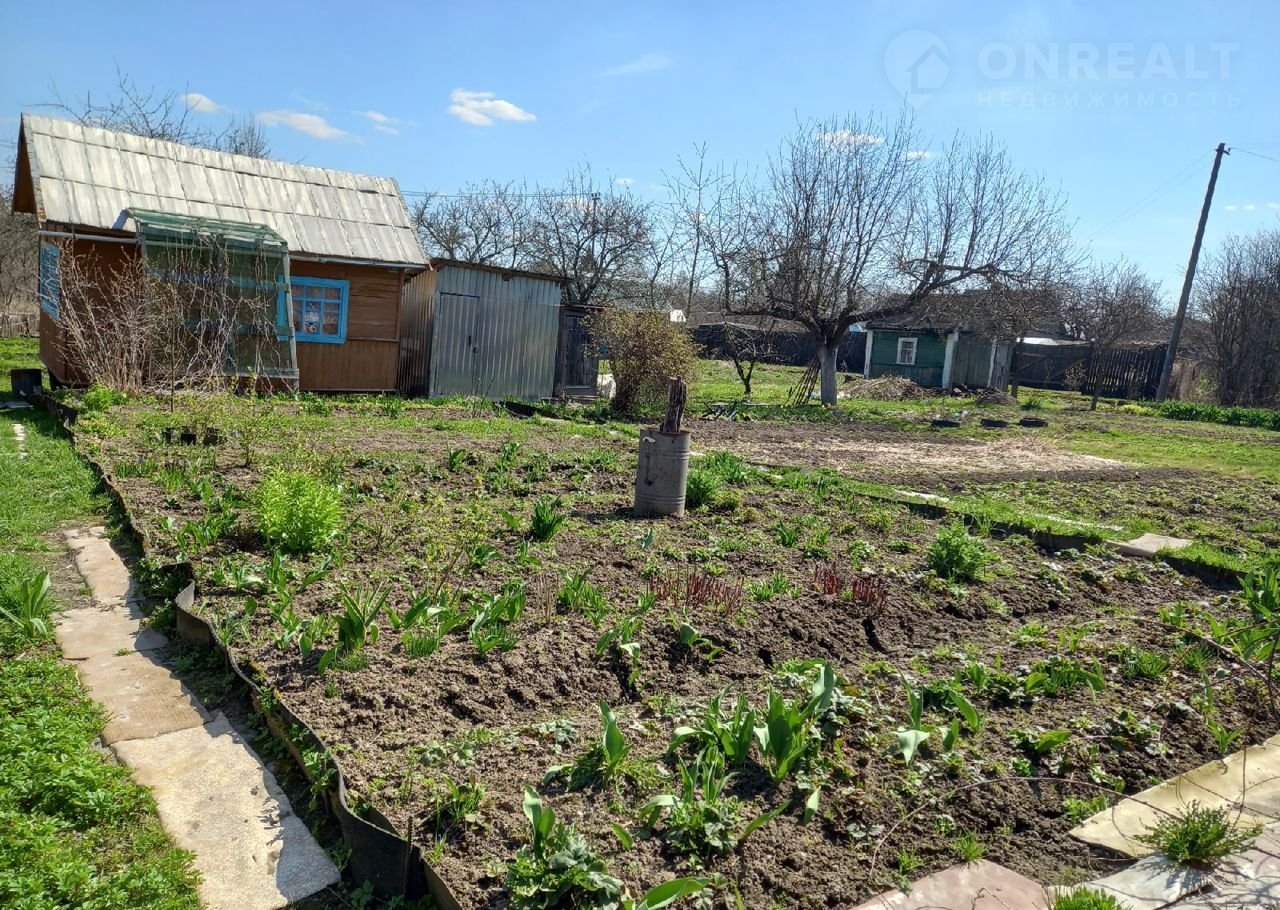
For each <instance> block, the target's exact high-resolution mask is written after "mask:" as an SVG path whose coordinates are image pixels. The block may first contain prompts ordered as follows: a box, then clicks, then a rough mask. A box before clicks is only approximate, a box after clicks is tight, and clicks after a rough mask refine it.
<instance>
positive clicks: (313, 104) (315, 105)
mask: <svg viewBox="0 0 1280 910" xmlns="http://www.w3.org/2000/svg"><path fill="white" fill-rule="evenodd" d="M290 97H292V98H293V100H294V101H297V102H298V103H299V104H301V105H302V106H303V107H305V108H306V109H307V110H310V111H315V112H316V113H317V114H326V113H328V112H329V105H327V104H325V103H324V102H323V101H316V100H315V99H314V98H308V97H307V96H306V95H303V94H300V93H298V92H294V93H293V94H292V95H291V96H290Z"/></svg>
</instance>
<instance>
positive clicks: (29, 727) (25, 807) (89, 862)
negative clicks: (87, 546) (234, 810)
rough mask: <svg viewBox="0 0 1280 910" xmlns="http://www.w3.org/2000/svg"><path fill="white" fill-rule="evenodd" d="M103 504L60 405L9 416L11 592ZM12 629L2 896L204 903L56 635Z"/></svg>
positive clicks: (60, 901)
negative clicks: (16, 435) (61, 654)
mask: <svg viewBox="0 0 1280 910" xmlns="http://www.w3.org/2000/svg"><path fill="white" fill-rule="evenodd" d="M5 376H6V379H7V373H6V374H5ZM11 421H20V422H21V423H22V424H23V425H24V426H25V428H26V432H27V451H28V452H29V453H30V454H29V457H28V458H26V459H22V460H19V459H18V458H16V457H14V456H13V454H12V452H13V451H14V440H13V430H12V427H11V426H10V422H11ZM104 506H105V499H104V497H103V496H102V494H101V493H100V492H99V491H98V489H97V482H96V478H95V477H94V475H93V472H92V471H91V470H90V469H89V467H88V466H87V465H86V464H85V463H84V462H83V461H81V460H80V458H79V457H77V456H76V454H75V452H74V451H73V450H72V447H71V442H70V440H68V439H67V438H66V436H65V434H64V433H63V432H62V429H61V427H59V426H58V424H57V423H56V422H55V421H54V420H53V419H52V418H51V417H49V415H47V414H44V413H43V412H39V411H34V410H24V411H17V412H13V413H10V414H7V415H6V416H5V418H4V419H3V420H0V539H3V540H4V542H5V547H6V549H5V550H4V551H3V552H0V600H6V599H9V598H11V597H12V595H13V591H14V586H15V585H16V584H17V583H18V582H20V581H21V580H22V579H24V578H30V577H32V576H34V575H36V574H37V573H39V572H40V571H41V570H42V569H43V568H44V565H42V556H43V551H47V550H49V549H51V545H50V543H49V542H48V540H47V539H46V538H47V535H49V534H51V533H52V532H54V531H55V529H56V528H57V527H58V526H59V525H60V524H62V523H64V522H67V521H71V520H74V519H86V518H90V517H100V516H101V514H102V511H103V509H104ZM10 632H11V630H0V906H3V907H14V908H32V910H34V908H41V910H44V908H64V907H65V908H70V907H77V908H85V910H119V908H125V910H130V908H136V910H143V908H147V910H155V908H159V910H182V908H191V910H196V908H198V907H199V902H198V900H197V898H196V893H195V884H196V875H195V873H194V872H193V871H192V869H191V864H190V863H191V857H190V855H189V854H187V853H185V852H184V851H181V850H178V849H176V848H175V847H174V846H173V845H172V844H171V843H170V841H169V839H168V837H167V836H166V834H165V832H164V830H163V829H162V828H161V827H160V823H159V821H158V819H157V818H156V814H155V807H154V804H153V803H152V801H151V796H150V794H149V793H148V791H147V790H146V789H145V788H143V787H140V786H138V785H137V784H135V783H134V782H133V781H132V779H131V778H130V777H129V773H128V771H127V770H126V769H125V768H123V767H121V766H119V765H116V764H114V763H113V762H111V761H109V760H108V759H107V758H106V756H105V755H104V753H103V752H102V751H101V750H100V749H99V748H98V747H97V746H96V744H95V741H96V739H97V737H98V734H99V733H100V732H101V730H102V727H103V725H104V723H105V722H106V718H105V717H104V715H103V712H102V710H101V709H100V708H99V707H98V706H97V705H96V704H94V703H93V702H91V701H89V700H88V699H87V698H86V697H85V696H84V693H83V692H82V691H81V689H80V686H79V684H78V683H77V682H76V675H75V671H74V670H73V669H72V668H71V667H69V666H67V665H65V664H63V663H62V662H61V661H60V660H58V658H57V656H56V652H55V651H54V648H53V646H52V644H51V643H49V642H48V641H41V640H39V639H35V640H32V639H24V638H22V637H21V636H18V635H15V634H10Z"/></svg>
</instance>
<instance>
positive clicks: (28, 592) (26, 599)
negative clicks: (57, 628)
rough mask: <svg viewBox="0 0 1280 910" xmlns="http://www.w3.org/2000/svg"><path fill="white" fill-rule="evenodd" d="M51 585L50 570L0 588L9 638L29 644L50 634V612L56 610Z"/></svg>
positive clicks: (0, 606)
mask: <svg viewBox="0 0 1280 910" xmlns="http://www.w3.org/2000/svg"><path fill="white" fill-rule="evenodd" d="M50 588H51V585H50V582H49V573H48V572H40V573H38V574H36V575H32V576H29V577H27V578H24V579H22V580H21V581H19V582H17V583H16V584H13V585H11V586H10V587H8V588H6V589H5V590H4V591H0V618H3V619H4V622H5V625H6V626H7V628H5V629H4V637H5V638H6V639H10V640H11V641H13V642H14V643H15V644H27V643H32V642H38V641H44V640H45V639H47V638H48V637H49V635H50V629H49V615H50V614H51V613H52V612H53V597H52V595H51V594H50Z"/></svg>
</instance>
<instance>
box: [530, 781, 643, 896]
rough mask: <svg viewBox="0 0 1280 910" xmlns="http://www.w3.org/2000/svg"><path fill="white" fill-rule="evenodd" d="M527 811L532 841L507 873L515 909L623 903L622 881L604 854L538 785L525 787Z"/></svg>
mask: <svg viewBox="0 0 1280 910" xmlns="http://www.w3.org/2000/svg"><path fill="white" fill-rule="evenodd" d="M524 814H525V817H526V818H527V819H529V825H530V828H531V837H530V841H529V844H528V845H526V846H524V847H521V848H520V850H519V851H518V852H517V853H516V855H515V858H514V859H513V860H512V861H511V864H510V865H508V866H507V874H506V886H507V891H508V892H509V894H510V903H511V906H512V907H513V908H515V910H554V908H557V907H609V906H617V905H618V902H619V901H620V899H621V897H622V894H623V884H622V881H621V880H620V879H617V878H614V877H613V876H612V875H609V872H608V869H607V867H606V866H605V863H604V860H602V859H601V858H600V856H599V854H597V853H596V852H595V851H594V850H592V849H591V847H590V846H589V845H588V844H587V842H586V841H585V840H584V839H583V838H582V836H581V835H580V834H578V833H577V832H576V831H574V829H573V828H572V827H571V826H569V825H566V824H564V823H563V822H561V821H559V820H558V819H557V818H556V817H555V812H553V811H552V809H551V807H550V806H547V805H544V804H543V802H542V797H541V796H539V795H538V791H536V790H534V789H533V788H532V787H525V789H524Z"/></svg>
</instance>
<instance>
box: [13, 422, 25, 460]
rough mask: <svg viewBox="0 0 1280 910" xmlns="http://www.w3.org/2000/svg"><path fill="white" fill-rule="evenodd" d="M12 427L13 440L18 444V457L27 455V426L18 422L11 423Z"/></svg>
mask: <svg viewBox="0 0 1280 910" xmlns="http://www.w3.org/2000/svg"><path fill="white" fill-rule="evenodd" d="M11 426H12V427H13V441H14V442H15V443H16V444H17V446H18V457H19V458H26V457H27V428H26V427H24V426H23V425H22V424H20V423H15V424H11Z"/></svg>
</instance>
